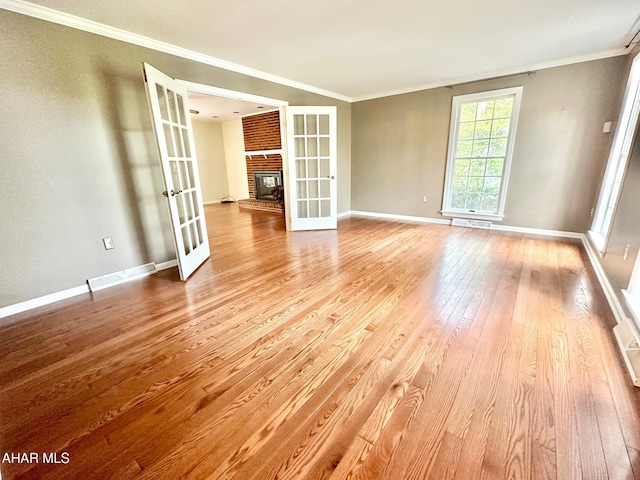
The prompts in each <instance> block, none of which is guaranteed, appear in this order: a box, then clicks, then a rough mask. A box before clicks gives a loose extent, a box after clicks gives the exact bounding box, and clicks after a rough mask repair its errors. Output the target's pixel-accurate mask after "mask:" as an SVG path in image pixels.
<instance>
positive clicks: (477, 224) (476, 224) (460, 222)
mask: <svg viewBox="0 0 640 480" xmlns="http://www.w3.org/2000/svg"><path fill="white" fill-rule="evenodd" d="M451 225H453V226H454V227H471V228H491V222H489V221H488V220H469V219H466V218H454V219H453V220H451Z"/></svg>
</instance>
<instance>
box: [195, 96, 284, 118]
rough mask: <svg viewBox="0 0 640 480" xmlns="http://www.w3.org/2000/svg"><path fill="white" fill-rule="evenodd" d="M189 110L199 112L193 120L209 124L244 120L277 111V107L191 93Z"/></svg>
mask: <svg viewBox="0 0 640 480" xmlns="http://www.w3.org/2000/svg"><path fill="white" fill-rule="evenodd" d="M189 108H190V109H191V110H195V111H197V112H198V113H193V112H192V113H191V118H195V119H196V120H205V121H208V122H228V121H230V120H237V119H239V118H242V117H244V116H245V115H251V114H255V113H264V112H269V111H271V110H274V109H275V110H277V107H273V106H270V105H264V104H262V103H252V102H246V101H242V100H236V99H233V98H224V97H218V96H212V95H206V94H203V93H195V92H189Z"/></svg>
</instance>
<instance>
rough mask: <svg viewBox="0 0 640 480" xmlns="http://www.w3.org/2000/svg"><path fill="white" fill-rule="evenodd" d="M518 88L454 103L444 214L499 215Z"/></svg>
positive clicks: (507, 167)
mask: <svg viewBox="0 0 640 480" xmlns="http://www.w3.org/2000/svg"><path fill="white" fill-rule="evenodd" d="M521 94H522V87H516V88H509V89H503V90H495V91H492V92H484V93H479V94H472V95H462V96H457V97H454V98H453V111H452V118H451V131H450V141H449V154H448V160H447V178H446V183H445V196H444V202H443V209H442V210H443V211H442V213H443V214H444V215H451V216H454V215H458V214H460V213H462V214H464V216H487V215H488V216H490V217H491V218H497V217H499V216H502V213H503V210H504V198H505V190H506V179H507V178H508V173H509V166H510V162H511V153H512V150H513V139H514V136H515V126H516V124H517V115H518V110H519V106H520V98H521Z"/></svg>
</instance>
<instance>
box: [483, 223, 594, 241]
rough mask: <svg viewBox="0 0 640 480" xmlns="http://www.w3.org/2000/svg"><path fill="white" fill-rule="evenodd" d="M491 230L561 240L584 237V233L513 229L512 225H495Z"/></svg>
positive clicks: (523, 228)
mask: <svg viewBox="0 0 640 480" xmlns="http://www.w3.org/2000/svg"><path fill="white" fill-rule="evenodd" d="M491 230H497V231H499V232H515V233H528V234H530V235H542V236H545V237H560V238H579V239H582V237H584V234H583V233H578V232H565V231H563V230H546V229H544V228H529V227H512V226H510V225H499V224H495V223H494V224H493V225H492V226H491Z"/></svg>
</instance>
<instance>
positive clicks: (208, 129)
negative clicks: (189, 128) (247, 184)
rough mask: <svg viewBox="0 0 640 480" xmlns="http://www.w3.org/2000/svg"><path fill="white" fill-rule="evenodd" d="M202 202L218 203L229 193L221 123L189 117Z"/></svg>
mask: <svg viewBox="0 0 640 480" xmlns="http://www.w3.org/2000/svg"><path fill="white" fill-rule="evenodd" d="M191 124H192V125H193V136H194V138H195V144H196V156H197V158H198V170H199V174H200V184H201V188H202V199H203V201H204V203H205V204H206V203H216V202H217V203H219V202H220V200H221V199H222V197H226V196H227V195H229V182H228V179H227V162H226V160H225V148H224V141H223V136H222V124H221V123H217V122H209V121H206V120H198V119H196V118H194V117H191Z"/></svg>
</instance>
